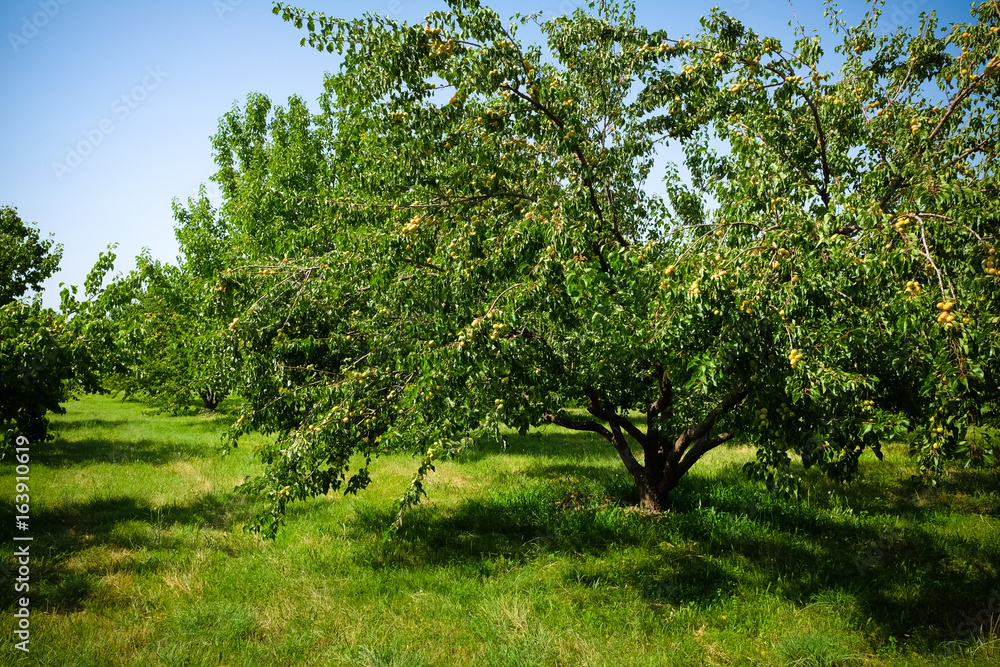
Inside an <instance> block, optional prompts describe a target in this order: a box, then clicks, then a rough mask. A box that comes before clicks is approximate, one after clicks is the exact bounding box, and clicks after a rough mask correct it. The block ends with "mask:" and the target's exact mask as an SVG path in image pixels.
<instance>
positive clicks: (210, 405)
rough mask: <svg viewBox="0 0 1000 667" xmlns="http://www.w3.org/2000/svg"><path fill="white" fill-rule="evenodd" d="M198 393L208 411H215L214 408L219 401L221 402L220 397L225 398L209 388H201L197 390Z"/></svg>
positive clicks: (217, 405)
mask: <svg viewBox="0 0 1000 667" xmlns="http://www.w3.org/2000/svg"><path fill="white" fill-rule="evenodd" d="M198 395H199V396H201V402H202V404H204V406H205V409H206V410H208V411H210V412H215V409H216V408H217V407H219V403H221V402H222V399H223V398H225V397H224V396H219V395H218V394H216V393H215V392H214V391H211V390H210V389H203V390H201V391H199V392H198Z"/></svg>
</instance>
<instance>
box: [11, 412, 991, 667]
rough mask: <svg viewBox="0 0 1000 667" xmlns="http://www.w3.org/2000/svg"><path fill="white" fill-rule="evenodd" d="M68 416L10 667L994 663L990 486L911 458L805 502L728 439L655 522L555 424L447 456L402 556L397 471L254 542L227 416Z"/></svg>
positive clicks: (605, 464) (41, 456) (245, 450)
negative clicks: (917, 469) (939, 475)
mask: <svg viewBox="0 0 1000 667" xmlns="http://www.w3.org/2000/svg"><path fill="white" fill-rule="evenodd" d="M67 408H68V414H66V415H64V416H57V417H55V418H54V419H53V422H54V433H55V436H56V440H55V441H54V442H51V443H47V444H35V445H33V446H32V448H31V519H30V521H31V524H30V525H31V527H30V533H31V534H32V535H33V537H34V541H33V542H32V544H31V573H30V586H31V590H30V600H31V604H30V609H31V617H30V622H31V625H30V628H31V643H30V648H31V652H30V653H29V654H27V655H25V654H23V653H22V652H21V651H18V650H15V649H14V646H13V644H14V641H15V640H14V639H13V628H14V621H15V619H14V617H13V611H14V608H15V607H14V603H13V599H14V597H15V594H14V592H13V574H12V573H14V572H15V568H14V565H15V563H14V560H13V557H12V549H10V548H8V547H9V545H11V544H13V542H12V541H11V535H12V528H9V529H7V530H5V531H4V533H3V534H4V539H5V551H4V560H3V566H4V571H5V575H7V576H5V577H4V580H5V582H9V583H5V588H6V593H5V595H4V597H3V600H4V604H3V607H2V609H0V617H2V628H3V636H2V638H0V664H3V665H8V664H10V665H15V664H41V665H58V666H71V665H144V666H150V667H152V666H156V665H199V666H200V665H254V666H256V667H263V666H265V665H268V666H269V665H297V664H303V665H372V666H374V665H386V666H388V665H393V666H397V665H398V666H407V667H417V666H422V665H497V666H514V665H567V666H576V665H611V666H615V667H625V666H630V665H811V666H834V665H947V664H954V665H995V664H1000V638H998V636H1000V628H998V624H1000V572H998V569H1000V475H998V474H997V473H995V472H990V473H987V472H982V471H975V470H966V471H955V472H954V473H953V474H951V475H949V477H948V478H947V479H946V480H945V484H944V485H942V487H941V488H939V489H935V490H931V489H926V488H923V487H920V486H917V485H914V484H913V483H912V482H911V481H910V476H911V475H912V474H913V469H912V467H911V466H910V463H909V461H908V459H907V458H906V457H905V448H904V447H903V446H901V445H890V446H888V447H887V456H886V461H885V462H882V463H880V462H878V461H876V460H875V459H874V458H871V459H870V460H868V459H867V458H866V460H865V463H864V468H863V476H862V478H861V479H860V480H858V481H857V482H856V483H855V484H853V485H851V486H849V487H842V486H839V485H834V484H831V483H829V482H826V481H824V480H822V479H820V478H818V477H815V476H811V475H809V476H807V478H806V484H805V486H804V491H805V497H804V498H803V499H802V500H800V501H782V500H778V499H775V498H772V497H770V496H768V495H767V493H766V492H764V491H762V489H760V488H759V487H758V486H756V485H754V484H751V483H749V482H748V481H746V480H745V478H744V477H743V476H742V473H741V471H740V466H741V465H742V463H744V462H745V461H746V460H748V458H749V457H750V456H751V455H752V452H751V451H750V450H749V449H747V448H745V447H729V448H721V449H719V450H716V451H715V452H713V453H712V454H711V455H710V456H709V457H708V458H707V459H706V460H705V461H703V462H702V463H701V464H699V465H698V466H696V467H695V468H694V469H693V470H692V473H691V474H690V475H689V477H688V478H687V479H686V480H685V481H684V483H683V484H682V486H681V487H680V488H679V490H678V491H677V492H676V494H675V497H674V503H675V507H674V509H673V511H671V512H667V513H664V514H662V515H659V516H647V515H643V514H641V513H639V512H637V511H635V510H633V509H631V506H630V503H631V501H632V500H633V492H632V490H631V485H630V480H628V479H627V478H626V477H625V475H624V474H623V471H622V469H621V466H620V464H619V463H618V462H617V459H616V455H615V454H614V453H613V452H612V451H611V450H610V449H609V448H608V446H607V445H605V444H603V441H599V440H595V439H592V438H590V437H587V436H583V435H579V434H575V433H569V432H565V431H562V430H560V429H557V428H554V427H553V428H549V429H546V430H544V431H542V432H539V433H532V434H529V435H528V436H526V437H519V436H516V435H510V436H508V437H507V442H506V446H505V447H504V446H502V445H500V444H488V445H484V446H482V447H481V448H479V449H477V450H476V451H473V452H470V453H469V454H468V455H467V456H466V457H465V458H464V459H462V460H458V461H452V462H448V463H446V464H444V465H441V466H439V468H438V471H437V472H436V473H435V474H434V475H433V477H432V478H431V481H430V484H429V485H428V491H429V494H430V499H429V501H428V502H426V503H425V504H424V505H422V506H420V507H418V508H417V509H416V510H415V511H413V512H412V513H411V514H409V515H408V518H407V522H406V524H405V525H404V528H403V530H402V532H401V533H400V534H399V536H398V537H397V538H396V539H394V540H392V541H389V542H386V541H384V540H383V535H384V533H385V529H386V527H387V525H388V523H389V522H390V521H391V518H392V512H391V507H392V501H393V500H394V498H396V497H397V496H398V495H399V493H400V492H401V491H402V489H403V488H404V487H405V485H406V484H407V482H408V479H409V477H410V476H411V475H412V473H413V471H414V469H415V467H416V462H415V461H414V459H412V458H410V457H408V456H391V457H386V458H384V459H382V460H380V461H379V462H377V464H376V467H375V470H374V475H375V482H374V483H373V485H372V487H371V488H370V489H369V490H368V491H367V492H365V493H363V494H362V495H361V496H359V497H357V498H355V497H347V498H342V497H336V498H330V499H318V500H315V501H312V502H309V503H302V504H298V505H294V506H292V509H291V512H290V514H289V517H288V522H287V525H286V527H285V528H284V530H283V532H282V533H281V534H280V536H279V537H278V539H277V540H276V541H273V542H269V541H263V540H261V539H259V538H257V537H255V536H253V535H250V534H246V533H245V532H244V531H243V526H244V525H245V524H246V523H247V522H248V521H249V520H250V519H251V518H252V516H253V515H254V512H255V508H254V506H253V505H252V504H249V503H247V502H246V501H245V499H244V498H243V497H242V496H240V495H239V494H238V493H235V492H234V487H235V486H236V485H237V484H238V483H239V482H240V480H241V479H242V478H243V477H244V476H246V475H248V474H252V473H253V472H254V471H255V470H256V469H257V464H256V463H255V461H254V458H253V448H254V441H253V440H247V441H244V443H243V444H242V448H241V449H240V450H238V451H237V453H235V454H233V455H230V456H228V457H221V456H220V455H219V454H218V443H219V434H220V433H221V431H222V430H223V429H224V428H225V425H226V423H227V420H228V419H230V418H231V416H228V417H227V416H226V414H225V413H224V411H223V414H222V415H219V416H188V417H170V416H167V415H156V414H150V413H148V412H147V411H146V410H144V408H142V407H141V406H139V405H137V404H135V403H123V402H121V401H120V400H116V399H113V398H108V397H87V398H85V399H84V400H82V401H80V402H74V403H71V404H69V405H68V406H67ZM0 468H2V487H0V491H2V497H3V498H4V499H5V500H4V501H3V502H4V503H5V506H6V507H7V508H8V510H7V512H6V514H5V515H6V516H7V517H8V520H7V522H6V525H8V526H11V527H12V526H13V517H12V510H11V506H12V504H13V498H14V476H15V472H14V466H13V464H12V463H11V462H10V460H9V459H8V460H6V461H4V462H3V464H2V465H0Z"/></svg>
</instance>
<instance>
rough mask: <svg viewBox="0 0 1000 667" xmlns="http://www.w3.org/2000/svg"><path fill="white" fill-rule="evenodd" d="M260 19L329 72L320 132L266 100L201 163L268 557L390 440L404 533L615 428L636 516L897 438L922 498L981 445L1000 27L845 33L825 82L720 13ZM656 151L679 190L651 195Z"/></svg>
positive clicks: (785, 478)
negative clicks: (484, 479) (274, 23)
mask: <svg viewBox="0 0 1000 667" xmlns="http://www.w3.org/2000/svg"><path fill="white" fill-rule="evenodd" d="M831 11H832V10H831ZM275 12H276V13H277V14H280V15H281V16H282V17H283V18H284V19H285V20H288V21H292V22H294V23H295V24H296V25H297V26H299V27H304V28H305V29H306V30H307V31H308V35H307V37H305V38H304V39H303V43H308V44H310V45H312V46H314V47H316V48H318V49H321V50H325V51H338V52H339V53H341V54H342V55H343V62H342V65H341V68H340V70H339V72H338V73H336V74H334V75H332V76H330V77H329V78H328V80H327V91H328V92H327V94H326V95H325V96H324V97H323V98H322V99H321V113H319V114H317V115H311V114H309V113H308V111H307V109H306V108H305V106H304V104H302V102H301V101H300V100H298V99H295V98H293V99H292V100H290V102H289V105H288V107H287V108H280V107H278V108H274V107H272V105H271V103H270V101H269V100H267V99H266V98H264V97H262V96H259V95H256V96H252V97H251V98H250V99H249V100H248V102H247V104H246V105H245V107H244V108H235V109H234V110H233V111H232V112H231V113H229V114H227V115H226V116H225V118H224V119H223V121H222V123H221V124H220V130H219V133H218V134H217V135H216V137H215V138H214V141H213V145H214V147H215V151H216V158H217V161H218V165H219V172H218V174H217V175H216V177H215V179H216V180H217V181H218V183H219V185H220V186H221V189H222V192H223V196H224V202H223V204H222V207H221V209H220V212H219V219H220V220H223V221H224V224H225V226H226V238H227V239H228V241H227V243H226V244H225V251H224V254H225V262H226V265H227V267H228V268H226V269H224V270H222V271H220V272H218V273H217V275H216V278H215V286H214V289H215V290H216V291H215V294H216V295H217V297H218V298H223V299H227V300H229V301H230V302H231V303H232V304H233V307H234V308H235V309H236V310H234V311H233V312H234V315H235V316H234V318H233V319H232V321H231V322H230V323H229V325H228V330H229V331H231V332H232V333H233V335H234V336H235V337H236V338H237V339H238V341H239V342H238V345H239V349H240V354H241V357H242V359H243V366H242V369H241V375H240V383H241V391H242V393H243V394H244V396H246V398H247V399H248V405H247V409H246V410H245V412H244V414H243V415H242V416H241V417H240V419H239V420H238V422H237V424H236V426H235V427H234V429H233V431H232V434H231V437H232V441H233V442H234V443H235V442H236V440H237V439H238V437H239V435H240V434H241V433H243V432H245V431H246V430H248V429H260V430H262V431H265V432H268V433H274V434H276V435H277V437H276V439H275V441H274V444H273V445H272V446H270V447H268V448H265V449H264V450H262V452H261V454H262V457H263V460H264V462H265V464H266V468H265V472H264V473H263V474H262V476H260V477H259V478H257V479H255V480H251V481H250V482H248V484H247V485H246V487H247V489H248V490H249V491H251V492H254V493H257V494H259V495H260V496H261V497H263V498H264V499H265V500H266V503H267V514H266V516H265V517H264V518H263V519H262V523H261V527H262V528H263V529H264V531H265V532H267V533H269V534H273V533H274V531H275V530H277V527H278V525H279V524H280V521H281V517H282V515H283V512H284V509H285V506H286V504H287V503H288V502H289V501H292V500H295V499H304V498H308V497H311V496H314V495H318V494H323V493H327V492H329V491H331V490H337V489H342V490H345V491H348V492H354V491H358V490H360V489H362V488H364V487H365V486H366V485H367V484H368V483H369V481H370V475H369V472H368V463H370V461H371V460H372V458H373V457H375V456H377V455H378V454H379V453H380V452H385V451H390V450H396V449H401V448H402V449H409V450H412V451H414V452H416V453H418V455H419V457H420V463H419V469H418V471H417V473H416V474H415V476H414V479H413V484H412V486H411V488H410V489H409V491H408V492H407V493H406V495H405V496H404V498H403V499H402V501H401V508H405V507H406V506H407V505H408V504H410V503H412V502H415V501H416V500H417V499H418V498H419V496H420V494H421V493H422V481H423V479H424V476H425V475H426V474H427V473H428V472H429V471H430V470H431V469H432V468H433V465H434V462H435V461H436V460H438V459H440V458H441V457H444V456H447V455H449V454H453V453H455V452H458V451H460V450H461V449H462V448H464V447H467V446H469V445H470V444H471V443H473V442H474V441H475V439H476V438H479V437H483V436H486V435H489V434H496V433H497V432H498V428H499V427H500V426H502V425H505V426H509V427H512V428H515V429H519V430H521V431H525V430H526V429H528V428H530V427H533V426H538V425H541V424H546V423H548V424H557V425H560V426H563V427H566V428H570V429H576V430H582V431H589V432H593V433H596V434H598V435H600V436H601V437H603V438H604V439H605V440H606V441H607V442H608V444H609V446H610V447H613V448H614V450H615V451H616V452H617V453H618V455H619V456H620V458H621V460H622V463H623V465H624V466H625V467H626V468H627V470H628V471H629V473H630V474H631V475H632V477H633V479H634V480H635V483H636V486H637V488H638V491H639V496H640V499H641V503H642V505H643V506H645V507H647V508H649V509H651V510H659V509H663V508H665V507H667V506H668V504H669V495H670V492H671V491H672V490H673V489H674V488H675V487H676V485H677V483H678V481H679V480H680V478H681V477H682V476H683V475H684V474H685V473H686V472H687V471H688V470H690V468H691V467H692V466H693V465H695V464H696V463H697V462H698V460H699V459H700V458H701V457H702V456H703V455H704V454H705V453H707V452H708V451H710V450H712V449H713V448H715V447H718V446H719V445H721V444H723V443H725V442H727V441H730V440H732V439H734V438H738V439H740V440H741V441H744V442H750V443H753V444H754V445H756V447H757V457H756V461H755V462H754V463H753V464H751V465H750V466H749V469H750V472H751V473H753V474H755V475H757V476H759V477H761V478H762V479H764V480H766V481H767V482H768V483H769V484H770V485H771V486H774V487H777V488H779V489H781V488H784V489H793V488H794V483H793V480H791V477H790V468H789V465H790V461H791V456H792V455H793V454H797V455H798V456H800V457H801V459H802V461H803V463H804V464H805V465H806V466H812V465H815V466H818V467H819V468H821V469H822V470H823V471H824V472H825V473H827V474H828V475H830V476H831V477H832V478H834V479H838V480H844V481H846V480H850V479H851V478H852V476H853V475H854V474H855V472H856V470H857V466H858V460H859V457H860V456H861V455H862V454H863V453H864V452H865V451H868V450H871V451H873V452H874V453H875V454H876V455H881V453H880V442H881V441H882V440H883V439H884V438H886V437H890V436H891V435H893V434H896V433H902V432H905V431H910V432H912V433H913V434H914V439H913V448H914V452H915V454H917V455H918V456H919V457H920V461H921V464H922V467H923V469H924V470H925V471H926V472H927V473H928V474H931V473H933V472H934V471H935V470H936V469H939V468H940V467H941V466H942V465H944V463H945V462H946V461H949V460H952V459H955V458H956V457H962V456H967V455H968V454H969V446H970V442H979V440H978V438H979V437H980V436H979V435H978V433H979V432H981V431H982V428H983V427H984V426H987V425H991V424H992V425H995V423H996V419H997V396H998V386H997V384H998V382H997V373H996V371H997V368H996V365H997V359H996V353H995V350H997V349H998V346H997V342H998V341H997V336H998V333H997V332H998V327H997V324H998V321H997V313H998V312H1000V308H998V306H1000V289H998V288H1000V285H998V280H1000V278H998V277H997V275H996V264H995V262H996V260H995V244H996V238H997V231H998V225H1000V222H998V215H997V204H996V203H995V202H996V200H997V199H996V196H997V180H996V179H997V173H996V148H997V146H996V137H997V136H998V133H997V131H996V130H997V114H996V111H997V107H996V89H995V87H994V86H995V75H996V72H997V71H998V69H1000V58H998V57H997V56H995V55H993V54H995V53H996V51H997V46H998V44H1000V36H998V34H997V33H998V31H1000V16H998V14H997V8H996V6H995V5H994V4H992V3H982V4H980V5H976V6H974V7H973V8H972V19H971V20H970V22H969V23H967V24H961V25H955V26H951V27H948V28H941V27H939V26H938V25H937V22H936V19H935V18H934V17H933V15H931V16H926V17H923V19H922V24H921V27H920V29H919V30H918V31H917V32H916V33H907V32H904V31H897V32H895V33H893V34H890V35H888V36H880V35H879V34H878V32H877V19H878V10H877V9H873V10H872V11H871V12H870V13H869V14H868V15H867V16H866V17H865V19H864V21H863V22H862V23H861V24H860V25H858V26H848V25H846V24H845V23H844V22H842V21H841V20H840V18H839V14H837V13H836V12H835V11H832V18H831V21H832V22H831V28H832V35H831V37H832V39H834V40H836V42H837V43H836V46H835V48H834V52H835V53H836V54H837V56H838V57H839V59H840V60H841V61H842V64H841V65H840V67H839V70H838V71H827V70H825V69H823V63H824V62H825V61H824V60H823V58H822V56H823V54H824V49H823V46H822V45H821V41H820V39H819V37H815V36H812V35H809V34H807V33H806V31H805V30H804V29H802V30H801V31H800V33H799V35H798V36H797V38H796V39H795V40H794V42H793V43H792V44H782V42H781V41H780V40H778V39H776V38H774V37H761V36H759V35H758V34H757V33H754V32H753V31H752V30H751V29H750V28H749V27H747V26H744V25H743V24H741V23H740V22H739V21H737V20H735V19H734V18H732V17H729V16H727V15H726V14H725V13H722V12H715V13H713V14H712V15H711V16H709V17H706V18H705V19H703V24H702V30H701V32H699V33H698V34H697V35H695V36H689V35H670V34H668V32H667V31H666V30H650V29H647V28H644V27H642V26H637V25H636V24H635V17H634V12H633V10H632V7H631V6H629V5H625V6H624V7H619V6H616V5H614V4H611V3H605V2H600V3H597V4H595V5H593V6H592V7H591V11H584V10H577V11H576V12H574V13H573V14H572V15H569V16H562V17H556V18H553V19H549V20H545V21H543V20H542V18H541V17H539V16H537V15H531V16H526V17H515V19H513V20H511V21H510V22H506V21H504V20H502V19H501V17H499V16H498V15H497V14H496V13H495V12H494V11H492V10H490V9H488V8H487V7H484V6H482V5H481V4H480V3H479V2H477V1H476V0H450V1H449V2H447V3H446V8H445V9H443V10H442V11H437V12H432V13H430V14H429V15H428V16H427V17H426V19H425V21H424V22H423V23H421V24H417V25H408V24H403V23H398V22H395V21H392V20H390V19H388V18H385V17H382V16H378V15H375V14H372V15H366V16H365V17H364V18H362V19H357V20H342V19H336V18H332V17H328V16H325V15H323V14H317V13H311V12H308V11H305V10H300V9H295V8H292V7H289V6H286V5H284V4H280V3H279V4H276V6H275ZM526 22H538V23H539V25H540V27H541V30H542V34H543V35H544V38H545V40H546V44H545V45H544V46H542V45H537V44H526V43H522V41H521V40H520V39H519V37H518V30H519V28H520V27H521V26H522V25H523V24H524V23H526ZM667 142H674V143H676V144H678V145H680V146H681V147H682V148H683V151H684V155H685V160H684V165H683V167H684V169H685V171H686V173H687V174H689V177H682V172H681V170H680V166H672V167H670V168H669V169H668V170H667V172H666V173H665V174H653V175H652V176H651V169H652V168H653V167H654V159H655V156H656V151H657V148H658V147H659V146H661V145H663V144H664V143H667ZM660 177H662V178H663V185H664V188H665V192H666V194H665V195H663V196H659V195H655V194H652V192H651V190H652V187H653V186H652V183H651V181H653V180H659V178H660ZM970 429H971V430H970ZM970 433H971V434H972V436H970ZM977 451H978V455H979V456H980V457H981V458H982V459H983V460H986V461H989V460H991V457H992V456H993V452H992V450H991V449H989V448H988V447H987V448H985V449H984V448H980V449H979V450H977Z"/></svg>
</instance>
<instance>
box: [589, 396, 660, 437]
mask: <svg viewBox="0 0 1000 667" xmlns="http://www.w3.org/2000/svg"><path fill="white" fill-rule="evenodd" d="M583 393H585V394H586V395H587V400H588V402H589V404H588V405H587V411H588V412H589V413H590V414H592V415H594V416H595V417H597V418H598V419H603V420H604V421H606V422H608V424H610V425H611V426H612V428H619V429H625V432H626V433H628V434H629V435H630V436H632V439H633V440H635V441H636V442H637V443H639V444H640V445H641V446H642V447H643V448H645V446H646V434H645V433H643V432H642V431H641V430H639V427H637V426H636V425H635V424H633V423H632V422H630V421H629V420H628V418H627V417H625V416H624V415H620V414H618V413H617V412H616V411H615V409H614V408H613V407H611V406H610V405H608V404H606V403H602V402H601V400H600V398H599V397H598V396H597V392H596V391H595V390H594V388H593V387H584V388H583Z"/></svg>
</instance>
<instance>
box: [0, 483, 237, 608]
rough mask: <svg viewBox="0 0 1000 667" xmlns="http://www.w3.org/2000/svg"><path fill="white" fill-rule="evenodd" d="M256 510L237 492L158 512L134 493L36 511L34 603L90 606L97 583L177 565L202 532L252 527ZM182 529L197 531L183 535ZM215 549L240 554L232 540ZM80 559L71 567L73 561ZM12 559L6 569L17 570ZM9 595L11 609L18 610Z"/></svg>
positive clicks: (40, 605)
mask: <svg viewBox="0 0 1000 667" xmlns="http://www.w3.org/2000/svg"><path fill="white" fill-rule="evenodd" d="M255 511H256V510H255V508H254V507H253V506H252V505H251V504H250V503H248V502H247V500H246V498H245V497H243V496H239V495H236V494H235V493H232V492H230V493H214V494H205V495H202V496H199V497H198V498H196V499H195V500H194V501H193V502H191V503H187V504H173V505H166V506H162V507H154V506H153V505H152V504H151V503H149V502H148V501H147V500H145V499H141V498H135V497H131V496H120V497H108V498H101V499H94V500H91V501H88V502H84V503H73V504H71V505H65V506H60V507H56V508H51V509H38V510H35V511H34V512H33V513H32V516H31V526H32V531H33V537H34V540H33V541H32V542H31V544H30V554H31V582H32V583H31V585H32V592H33V596H32V606H33V607H34V608H36V609H45V610H52V611H72V610H76V609H80V608H82V607H83V606H84V605H85V603H86V601H87V600H88V599H89V598H90V597H91V596H92V595H93V593H94V590H95V585H96V583H97V581H98V580H99V579H100V578H101V577H104V576H107V575H112V574H117V573H123V574H132V575H143V574H150V573H157V572H161V571H165V570H169V569H172V568H176V567H177V565H178V564H179V563H183V562H184V561H185V559H188V558H190V557H191V556H192V554H193V553H194V552H195V550H196V549H197V548H199V547H204V546H205V545H204V544H200V540H201V538H202V534H201V533H200V531H201V530H202V529H212V530H221V531H227V530H230V529H231V528H232V527H233V526H235V525H241V524H244V523H246V522H248V521H249V520H250V519H251V518H252V517H253V516H254V512H255ZM177 526H183V527H190V528H194V529H195V530H194V532H193V533H192V532H191V531H178V530H175V529H176V528H177ZM211 548H212V550H213V551H221V552H222V553H225V554H227V555H229V556H232V557H235V556H238V555H240V551H239V549H238V548H237V547H236V546H234V545H233V543H232V542H229V541H226V540H216V541H213V542H212V545H211ZM71 557H73V558H75V559H76V560H77V561H78V562H77V563H76V564H75V565H74V566H73V567H70V566H68V564H67V561H68V560H69V559H70V558H71ZM14 565H15V564H14V561H13V558H12V557H9V555H8V554H5V556H4V559H3V563H2V565H0V569H2V570H3V571H4V573H5V574H6V573H7V572H8V571H9V572H14ZM11 604H12V601H11V600H10V598H8V600H7V602H6V603H5V605H4V607H3V608H4V609H5V610H6V609H11V608H12V607H11Z"/></svg>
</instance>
